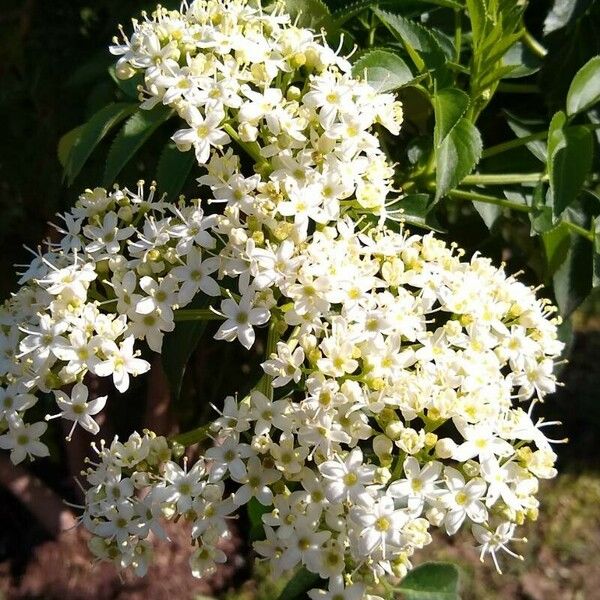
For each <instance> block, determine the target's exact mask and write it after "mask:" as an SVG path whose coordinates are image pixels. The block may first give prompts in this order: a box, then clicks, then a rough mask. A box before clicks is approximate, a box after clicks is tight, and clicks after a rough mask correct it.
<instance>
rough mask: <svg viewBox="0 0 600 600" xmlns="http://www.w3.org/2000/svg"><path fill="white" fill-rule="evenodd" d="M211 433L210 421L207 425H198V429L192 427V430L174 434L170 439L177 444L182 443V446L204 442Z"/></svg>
mask: <svg viewBox="0 0 600 600" xmlns="http://www.w3.org/2000/svg"><path fill="white" fill-rule="evenodd" d="M209 433H210V423H208V424H207V425H202V427H196V429H191V430H190V431H184V432H183V433H179V434H178V435H174V436H173V437H172V438H170V439H171V441H172V442H175V443H176V444H181V445H182V446H191V445H192V444H197V443H199V442H203V441H204V440H205V439H206V438H207V437H208V434H209Z"/></svg>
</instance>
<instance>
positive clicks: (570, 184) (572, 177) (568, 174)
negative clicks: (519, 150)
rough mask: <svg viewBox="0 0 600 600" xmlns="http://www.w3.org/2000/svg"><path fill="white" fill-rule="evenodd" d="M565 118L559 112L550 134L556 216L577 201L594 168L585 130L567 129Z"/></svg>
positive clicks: (592, 147) (549, 173)
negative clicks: (586, 179)
mask: <svg viewBox="0 0 600 600" xmlns="http://www.w3.org/2000/svg"><path fill="white" fill-rule="evenodd" d="M565 123H566V116H565V114H564V113H563V112H562V111H559V112H557V113H556V114H555V115H554V117H553V118H552V121H551V123H550V129H549V131H548V176H549V178H550V192H551V204H552V210H553V213H554V216H559V215H560V214H561V213H562V212H563V211H564V210H565V208H567V206H569V204H571V203H572V202H573V201H574V200H575V199H576V198H577V195H578V194H579V192H580V191H581V188H582V187H583V184H584V182H585V178H586V177H587V175H588V173H589V171H590V169H591V166H592V154H593V151H594V142H593V139H592V134H591V133H590V132H589V131H588V130H587V129H586V128H585V127H583V126H580V125H579V126H576V127H565Z"/></svg>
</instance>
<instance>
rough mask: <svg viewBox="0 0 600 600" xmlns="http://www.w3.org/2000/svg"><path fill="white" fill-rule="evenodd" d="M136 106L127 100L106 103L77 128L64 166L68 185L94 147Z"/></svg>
mask: <svg viewBox="0 0 600 600" xmlns="http://www.w3.org/2000/svg"><path fill="white" fill-rule="evenodd" d="M136 107H137V106H136V105H135V104H132V103H129V102H115V103H113V104H108V105H107V106H105V107H104V108H101V109H100V110H99V111H98V112H97V113H96V114H95V115H94V116H93V117H92V118H91V119H90V120H89V121H88V122H87V123H84V124H83V125H82V126H81V127H80V128H79V132H78V135H77V137H76V138H75V139H74V140H72V141H73V143H72V145H71V149H70V151H69V155H68V158H67V160H66V163H65V167H64V175H65V178H66V179H67V182H68V184H69V185H71V184H72V183H73V181H74V180H75V178H76V177H77V175H79V172H80V171H81V169H82V168H83V166H84V165H85V163H86V162H87V160H88V158H89V157H90V154H91V153H92V152H93V150H94V148H95V147H96V146H97V145H98V144H99V143H100V142H101V141H102V140H103V139H104V138H105V137H106V135H107V134H108V132H109V131H110V130H111V129H112V128H113V127H115V126H116V125H118V124H119V123H120V122H121V121H122V120H123V119H125V118H126V117H128V116H129V115H130V114H131V113H132V112H133V111H134V110H135V109H136Z"/></svg>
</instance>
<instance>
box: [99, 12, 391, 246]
mask: <svg viewBox="0 0 600 600" xmlns="http://www.w3.org/2000/svg"><path fill="white" fill-rule="evenodd" d="M133 27H134V31H133V34H132V35H131V37H130V38H128V37H127V36H126V35H125V34H124V33H123V34H122V40H118V39H117V38H115V44H114V45H113V46H112V47H111V52H113V54H116V55H119V56H120V57H121V58H120V59H119V61H118V63H117V67H116V70H117V74H119V76H120V77H130V76H133V75H134V74H135V73H137V72H142V73H143V81H144V85H143V86H142V88H141V89H142V95H141V97H142V99H144V98H145V100H144V102H143V103H142V108H147V109H149V108H152V107H154V106H155V105H156V104H158V103H162V104H164V105H166V106H169V107H172V108H173V109H174V110H175V111H176V112H177V114H178V115H179V116H180V117H181V118H182V119H183V120H184V121H185V123H186V125H187V126H186V127H184V128H183V129H179V130H178V131H176V132H175V134H174V135H173V140H174V141H175V143H176V144H177V147H178V148H179V149H180V150H182V151H187V150H190V149H191V148H193V149H194V152H195V155H196V159H197V161H198V163H199V164H200V165H206V167H207V169H208V171H209V177H208V178H206V179H205V180H201V181H202V182H203V183H207V184H209V185H210V186H211V187H212V188H213V191H214V192H215V198H217V199H220V200H223V201H227V200H231V199H232V198H233V199H235V200H236V201H237V202H238V203H239V204H240V207H241V209H242V210H243V211H244V212H245V214H246V215H248V216H249V217H253V218H255V219H258V221H260V222H263V223H266V224H268V225H269V226H271V227H273V226H275V225H278V226H279V230H278V234H279V235H280V236H286V237H292V235H293V234H294V235H296V236H300V237H301V238H304V237H306V233H307V226H308V223H309V221H313V222H316V223H325V222H328V221H332V220H335V219H336V218H337V217H338V216H339V214H340V211H341V209H343V208H344V206H352V205H356V206H358V207H360V208H363V209H368V210H369V211H371V212H373V213H375V214H380V213H382V212H383V210H384V204H385V201H386V197H387V195H388V193H389V191H390V190H391V177H392V175H393V169H392V168H391V166H390V165H389V164H388V163H387V162H386V158H385V155H384V154H383V152H382V150H381V148H380V145H379V141H378V139H377V136H376V135H375V134H374V133H373V131H371V128H372V126H373V125H374V124H376V123H379V124H381V125H383V126H384V127H385V128H387V129H388V130H389V131H390V132H392V133H393V134H397V133H398V131H399V127H400V124H401V122H402V107H401V104H400V103H399V102H398V101H397V100H396V99H395V97H394V95H393V94H383V93H378V92H377V91H376V90H375V89H373V88H372V87H371V86H370V85H369V84H368V82H366V81H360V80H358V79H356V78H353V77H352V75H351V73H350V65H349V63H348V62H347V60H346V59H343V58H341V57H340V56H338V55H337V54H336V53H335V52H333V51H332V50H331V49H330V48H329V47H328V46H327V45H326V44H325V43H324V41H323V40H322V39H321V37H322V36H320V35H317V34H315V33H314V32H313V31H311V30H309V29H304V28H300V27H296V26H295V25H293V24H292V23H291V22H290V17H289V15H286V14H283V13H281V12H280V11H279V10H278V8H277V7H276V6H274V7H271V9H265V8H261V6H260V3H258V2H252V1H251V0H197V1H195V2H192V3H191V4H190V5H189V7H188V6H186V5H183V6H182V9H181V11H168V10H166V9H164V8H160V7H159V8H157V10H156V11H155V12H154V13H152V15H151V17H148V16H147V15H144V19H143V20H142V21H137V20H134V22H133ZM232 142H236V144H237V146H238V147H242V148H243V149H244V151H245V152H247V153H248V155H249V156H250V157H251V159H252V160H253V162H254V168H255V170H256V171H257V174H255V175H252V176H250V177H246V176H244V175H243V174H242V171H241V169H240V166H239V164H236V163H235V160H234V159H233V157H232V156H231V154H230V153H227V154H226V156H228V157H231V159H232V164H223V162H224V161H223V159H222V157H221V152H220V151H221V150H223V149H225V148H227V147H231V146H230V145H231V144H232ZM281 216H283V217H291V218H292V222H293V225H294V226H295V227H292V226H291V224H289V223H286V224H281V223H277V221H281Z"/></svg>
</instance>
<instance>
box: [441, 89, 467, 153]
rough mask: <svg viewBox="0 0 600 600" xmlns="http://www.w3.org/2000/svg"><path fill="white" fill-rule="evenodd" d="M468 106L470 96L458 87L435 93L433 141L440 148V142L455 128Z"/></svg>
mask: <svg viewBox="0 0 600 600" xmlns="http://www.w3.org/2000/svg"><path fill="white" fill-rule="evenodd" d="M468 106H469V96H467V94H465V93H464V92H463V91H461V90H459V89H457V88H446V89H443V90H440V91H439V92H438V93H437V94H435V96H434V97H433V108H434V111H435V128H434V130H433V140H434V142H433V143H434V146H435V147H436V148H439V146H440V144H441V143H442V142H443V141H444V140H445V139H446V137H447V136H448V134H449V133H450V132H451V131H452V130H453V129H454V127H455V126H456V124H457V123H458V121H459V120H460V119H461V117H462V116H463V115H464V114H465V111H466V110H467V107H468Z"/></svg>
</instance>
